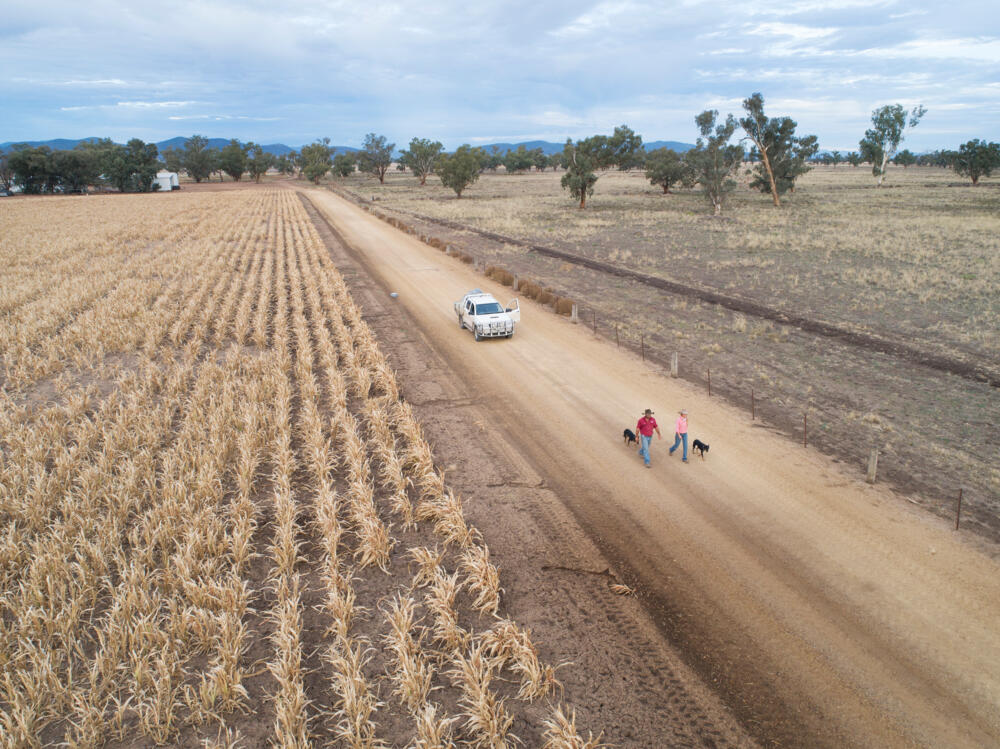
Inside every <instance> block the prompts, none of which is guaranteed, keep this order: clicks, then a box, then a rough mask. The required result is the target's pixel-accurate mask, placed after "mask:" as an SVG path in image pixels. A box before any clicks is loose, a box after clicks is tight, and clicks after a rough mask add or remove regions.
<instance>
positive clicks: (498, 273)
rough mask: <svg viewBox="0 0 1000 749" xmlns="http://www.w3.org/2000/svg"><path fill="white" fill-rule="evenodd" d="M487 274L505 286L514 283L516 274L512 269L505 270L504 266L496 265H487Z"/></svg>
mask: <svg viewBox="0 0 1000 749" xmlns="http://www.w3.org/2000/svg"><path fill="white" fill-rule="evenodd" d="M486 275H487V276H489V277H490V278H492V279H493V280H494V281H499V282H500V283H502V284H503V285H504V286H513V285H514V274H513V273H511V272H510V271H507V270H504V269H503V268H500V267H497V266H496V265H490V266H487V268H486Z"/></svg>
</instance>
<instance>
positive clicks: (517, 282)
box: [513, 273, 521, 291]
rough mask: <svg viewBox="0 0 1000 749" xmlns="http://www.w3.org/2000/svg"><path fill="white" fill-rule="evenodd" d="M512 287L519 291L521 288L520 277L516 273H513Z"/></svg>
mask: <svg viewBox="0 0 1000 749" xmlns="http://www.w3.org/2000/svg"><path fill="white" fill-rule="evenodd" d="M513 289H514V291H520V290H521V279H520V278H518V277H517V274H516V273H515V274H514V286H513Z"/></svg>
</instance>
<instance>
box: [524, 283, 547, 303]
mask: <svg viewBox="0 0 1000 749" xmlns="http://www.w3.org/2000/svg"><path fill="white" fill-rule="evenodd" d="M541 293H542V287H541V286H539V285H538V284H537V283H535V282H534V281H521V294H522V296H526V297H528V299H538V295H539V294H541Z"/></svg>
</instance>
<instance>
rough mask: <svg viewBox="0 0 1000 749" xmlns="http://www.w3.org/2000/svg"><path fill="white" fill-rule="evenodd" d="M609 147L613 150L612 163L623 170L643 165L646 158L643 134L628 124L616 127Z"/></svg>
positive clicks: (609, 139) (609, 140)
mask: <svg viewBox="0 0 1000 749" xmlns="http://www.w3.org/2000/svg"><path fill="white" fill-rule="evenodd" d="M608 149H609V150H610V152H611V155H610V157H609V158H610V160H611V161H610V163H611V164H615V165H616V166H617V167H618V168H619V169H620V170H622V171H623V172H627V171H629V170H630V169H636V168H638V167H641V166H642V165H643V161H644V160H645V155H646V151H645V148H644V147H643V145H642V136H641V135H637V134H636V133H635V131H634V130H632V128H630V127H629V126H628V125H621V126H619V127H616V128H615V132H614V133H613V134H612V135H611V137H610V138H608Z"/></svg>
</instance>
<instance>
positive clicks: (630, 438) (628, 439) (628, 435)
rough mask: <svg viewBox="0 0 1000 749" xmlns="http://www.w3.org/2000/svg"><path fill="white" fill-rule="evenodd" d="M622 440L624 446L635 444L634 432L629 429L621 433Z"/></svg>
mask: <svg viewBox="0 0 1000 749" xmlns="http://www.w3.org/2000/svg"><path fill="white" fill-rule="evenodd" d="M622 439H624V440H625V444H626V445H634V444H635V443H636V439H635V432H633V431H632V430H631V429H626V430H625V431H624V432H622Z"/></svg>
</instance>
